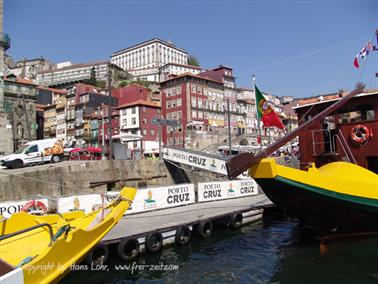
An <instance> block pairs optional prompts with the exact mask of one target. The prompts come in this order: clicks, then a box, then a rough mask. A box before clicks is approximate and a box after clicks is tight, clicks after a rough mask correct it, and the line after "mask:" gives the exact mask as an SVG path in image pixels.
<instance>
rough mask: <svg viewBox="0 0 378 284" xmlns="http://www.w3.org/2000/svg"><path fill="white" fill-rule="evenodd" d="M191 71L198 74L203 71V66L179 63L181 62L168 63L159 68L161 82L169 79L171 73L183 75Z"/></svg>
mask: <svg viewBox="0 0 378 284" xmlns="http://www.w3.org/2000/svg"><path fill="white" fill-rule="evenodd" d="M188 72H189V73H191V74H193V75H197V74H199V73H201V72H202V69H201V67H197V66H191V65H185V64H179V63H167V64H165V65H163V66H162V67H160V68H159V73H160V82H163V81H165V80H168V79H169V75H181V74H184V73H188Z"/></svg>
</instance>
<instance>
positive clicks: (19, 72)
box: [9, 57, 56, 80]
mask: <svg viewBox="0 0 378 284" xmlns="http://www.w3.org/2000/svg"><path fill="white" fill-rule="evenodd" d="M52 69H56V64H55V63H53V62H51V61H49V60H47V59H45V58H43V57H40V58H34V59H26V58H25V59H23V60H20V61H17V62H16V64H15V66H13V67H11V68H9V71H10V73H12V74H13V75H15V76H17V77H21V78H27V79H31V80H35V79H36V78H37V74H38V73H40V72H44V71H49V70H52Z"/></svg>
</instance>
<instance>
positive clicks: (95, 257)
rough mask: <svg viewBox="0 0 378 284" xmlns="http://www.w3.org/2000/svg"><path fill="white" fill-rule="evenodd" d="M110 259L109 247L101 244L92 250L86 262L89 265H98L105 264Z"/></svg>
mask: <svg viewBox="0 0 378 284" xmlns="http://www.w3.org/2000/svg"><path fill="white" fill-rule="evenodd" d="M108 258H109V248H108V246H107V245H105V244H103V243H100V244H98V245H97V246H95V248H94V249H92V250H91V251H90V252H89V253H88V254H87V256H86V257H85V261H86V262H87V263H88V264H89V265H98V264H102V263H105V262H106V261H107V260H108Z"/></svg>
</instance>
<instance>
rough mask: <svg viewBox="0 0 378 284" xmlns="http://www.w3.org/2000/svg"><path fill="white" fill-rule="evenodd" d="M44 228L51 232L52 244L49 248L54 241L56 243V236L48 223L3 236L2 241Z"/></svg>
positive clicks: (0, 237)
mask: <svg viewBox="0 0 378 284" xmlns="http://www.w3.org/2000/svg"><path fill="white" fill-rule="evenodd" d="M42 227H47V229H48V230H49V235H50V244H49V246H51V245H52V243H53V241H54V234H53V230H52V227H51V225H50V224H47V223H43V224H38V225H35V226H32V227H29V228H26V229H23V230H19V231H17V232H14V233H10V234H6V235H2V236H0V241H2V240H5V239H8V238H11V237H14V236H18V235H21V234H23V233H26V232H29V231H32V230H35V229H38V228H42Z"/></svg>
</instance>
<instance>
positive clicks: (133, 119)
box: [131, 117, 136, 125]
mask: <svg viewBox="0 0 378 284" xmlns="http://www.w3.org/2000/svg"><path fill="white" fill-rule="evenodd" d="M131 124H132V125H135V124H136V118H135V117H133V118H132V119H131Z"/></svg>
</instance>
